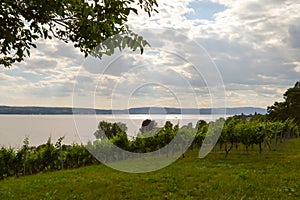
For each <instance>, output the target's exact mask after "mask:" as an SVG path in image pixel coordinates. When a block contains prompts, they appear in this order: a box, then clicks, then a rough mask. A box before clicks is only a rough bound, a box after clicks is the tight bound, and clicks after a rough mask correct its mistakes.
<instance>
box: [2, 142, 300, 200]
mask: <svg viewBox="0 0 300 200" xmlns="http://www.w3.org/2000/svg"><path fill="white" fill-rule="evenodd" d="M0 199H110V200H111V199H300V139H293V140H289V141H287V142H286V143H285V144H280V145H279V146H278V148H277V149H276V151H272V152H270V151H267V152H266V153H265V156H264V158H262V156H261V155H260V154H259V153H258V151H257V150H255V151H250V152H249V154H247V153H246V152H244V151H243V150H239V151H234V152H231V153H230V154H229V156H228V157H227V158H225V154H224V152H221V151H218V150H217V151H216V152H212V153H210V154H209V155H208V156H207V157H206V158H205V159H199V158H198V151H188V152H187V153H186V156H185V158H180V159H179V160H177V161H176V162H175V163H173V164H172V165H170V166H168V167H166V168H164V169H161V170H159V171H155V172H151V173H146V174H128V173H123V172H119V171H116V170H113V169H110V168H108V167H106V166H104V165H97V166H90V167H83V168H80V169H75V170H65V171H58V172H49V173H45V174H38V175H32V176H27V177H21V178H10V179H6V180H3V181H0Z"/></svg>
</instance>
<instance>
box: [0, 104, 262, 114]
mask: <svg viewBox="0 0 300 200" xmlns="http://www.w3.org/2000/svg"><path fill="white" fill-rule="evenodd" d="M224 112H225V109H224V108H201V109H198V108H183V109H180V108H165V107H141V108H130V109H124V110H104V109H91V108H68V107H21V106H19V107H16V106H0V114H22V115H71V114H196V115H197V114H200V115H204V114H224ZM266 112H267V110H266V109H263V108H256V107H237V108H227V109H226V114H228V115H235V114H242V113H243V114H247V115H248V114H254V113H259V114H265V113H266Z"/></svg>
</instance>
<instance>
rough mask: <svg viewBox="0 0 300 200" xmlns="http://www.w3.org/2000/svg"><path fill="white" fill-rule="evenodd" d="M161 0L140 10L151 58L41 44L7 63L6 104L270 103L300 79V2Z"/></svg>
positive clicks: (137, 21)
mask: <svg viewBox="0 0 300 200" xmlns="http://www.w3.org/2000/svg"><path fill="white" fill-rule="evenodd" d="M158 3H159V8H158V11H159V13H158V14H155V15H154V16H152V17H151V18H149V17H148V16H147V15H146V14H145V15H144V14H142V13H141V14H140V15H139V16H136V15H132V16H131V17H130V22H129V26H130V27H131V28H132V29H133V30H135V31H136V32H137V33H139V34H141V35H142V36H143V37H144V38H145V39H146V40H147V41H148V42H149V43H150V44H151V48H146V49H145V53H144V54H143V55H142V56H141V55H139V53H138V52H137V53H132V52H127V51H124V52H122V53H117V54H116V55H114V56H112V57H104V58H103V60H99V59H95V58H92V57H90V56H89V57H88V58H87V59H85V58H84V56H83V55H82V54H81V53H80V52H79V51H78V50H77V49H75V48H74V47H73V46H72V44H68V45H67V44H65V43H63V42H60V41H56V40H47V41H44V40H41V41H38V43H37V46H38V48H37V49H33V50H32V54H31V57H30V58H28V59H26V60H25V62H22V63H20V64H15V65H13V66H12V67H11V68H10V69H4V68H1V69H0V70H1V73H0V96H1V97H0V105H21V106H29V105H30V106H32V105H34V106H72V105H73V103H74V105H75V106H81V107H90V106H94V107H97V108H107V109H110V108H128V107H140V106H170V107H212V106H221V105H223V102H224V101H225V100H226V102H227V106H228V107H240V106H255V107H262V108H266V107H267V106H268V105H272V104H273V103H274V101H281V100H282V94H283V93H284V92H285V90H286V89H287V88H289V87H292V86H293V85H294V84H295V82H296V81H298V80H299V79H300V14H299V10H300V2H299V1H295V0H243V1H239V0H203V1H202V0H195V1H193V0H172V1H171V0H158ZM73 88H75V90H74V91H73ZM72 97H74V98H73V99H72ZM225 97H226V99H225ZM214 102H221V103H220V104H218V103H217V104H214Z"/></svg>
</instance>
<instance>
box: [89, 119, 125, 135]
mask: <svg viewBox="0 0 300 200" xmlns="http://www.w3.org/2000/svg"><path fill="white" fill-rule="evenodd" d="M126 130H127V126H126V124H123V123H120V122H118V123H110V122H106V121H101V122H100V123H99V125H98V130H97V131H96V132H95V133H94V135H95V137H96V138H97V139H103V138H104V134H105V135H106V137H107V138H108V139H112V138H113V137H114V136H117V135H118V134H123V133H125V134H126Z"/></svg>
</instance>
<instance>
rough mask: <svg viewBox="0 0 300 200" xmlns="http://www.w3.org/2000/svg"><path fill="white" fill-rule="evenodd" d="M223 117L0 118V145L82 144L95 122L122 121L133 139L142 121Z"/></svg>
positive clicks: (181, 121)
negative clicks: (27, 140) (47, 142)
mask: <svg viewBox="0 0 300 200" xmlns="http://www.w3.org/2000/svg"><path fill="white" fill-rule="evenodd" d="M220 117H224V116H223V115H151V116H150V115H95V116H93V115H74V116H73V115H0V146H6V147H8V146H12V147H16V148H18V147H21V146H22V144H23V140H24V138H25V137H26V136H29V141H30V145H34V146H36V145H40V144H43V143H45V142H46V141H47V140H48V138H49V137H51V140H52V142H53V143H55V142H56V141H57V139H58V138H60V137H62V136H64V137H65V138H64V140H63V143H65V144H72V143H82V142H83V143H86V142H87V141H88V140H93V139H94V136H93V133H94V132H95V131H96V130H97V125H98V123H99V121H102V120H104V121H108V122H122V123H125V124H126V125H127V128H128V130H127V134H128V135H129V136H135V135H136V134H137V133H138V131H139V128H140V127H141V124H142V121H143V120H145V119H152V120H155V121H156V122H157V124H158V126H163V125H164V123H165V122H166V121H167V120H169V121H171V122H172V123H173V124H177V123H178V124H179V125H180V126H182V125H186V124H188V123H189V122H192V123H193V126H195V124H196V123H197V121H198V120H200V119H202V120H205V121H207V122H209V121H214V120H215V119H218V118H220Z"/></svg>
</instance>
